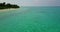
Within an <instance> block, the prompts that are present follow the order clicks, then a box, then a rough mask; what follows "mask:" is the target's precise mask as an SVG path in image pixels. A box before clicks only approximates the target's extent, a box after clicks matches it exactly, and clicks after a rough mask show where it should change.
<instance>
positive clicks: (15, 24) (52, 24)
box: [0, 6, 60, 32]
mask: <svg viewBox="0 0 60 32" xmlns="http://www.w3.org/2000/svg"><path fill="white" fill-rule="evenodd" d="M0 32H60V7H58V6H50V7H49V6H43V7H21V8H19V9H16V10H10V11H6V12H0Z"/></svg>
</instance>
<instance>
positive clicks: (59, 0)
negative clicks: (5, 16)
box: [0, 0, 60, 6]
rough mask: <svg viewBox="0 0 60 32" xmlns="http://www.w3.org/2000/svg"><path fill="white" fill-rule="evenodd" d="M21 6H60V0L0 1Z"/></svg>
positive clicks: (0, 0)
mask: <svg viewBox="0 0 60 32" xmlns="http://www.w3.org/2000/svg"><path fill="white" fill-rule="evenodd" d="M0 2H7V3H11V4H17V5H20V6H60V0H0Z"/></svg>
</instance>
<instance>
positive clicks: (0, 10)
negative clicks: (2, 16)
mask: <svg viewBox="0 0 60 32" xmlns="http://www.w3.org/2000/svg"><path fill="white" fill-rule="evenodd" d="M12 10H17V9H15V8H10V9H0V12H6V11H12Z"/></svg>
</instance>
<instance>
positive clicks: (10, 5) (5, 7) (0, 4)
mask: <svg viewBox="0 0 60 32" xmlns="http://www.w3.org/2000/svg"><path fill="white" fill-rule="evenodd" d="M7 8H19V6H18V5H14V4H10V3H8V4H5V2H3V3H0V9H7Z"/></svg>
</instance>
